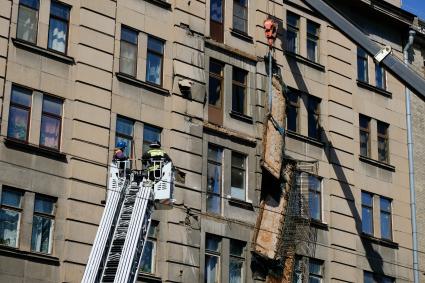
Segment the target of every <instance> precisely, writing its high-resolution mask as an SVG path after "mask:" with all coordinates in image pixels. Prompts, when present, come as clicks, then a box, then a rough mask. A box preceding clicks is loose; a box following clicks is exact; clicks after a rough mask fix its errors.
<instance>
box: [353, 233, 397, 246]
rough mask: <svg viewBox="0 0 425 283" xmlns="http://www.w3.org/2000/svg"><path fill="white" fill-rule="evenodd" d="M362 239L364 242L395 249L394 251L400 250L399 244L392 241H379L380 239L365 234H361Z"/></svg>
mask: <svg viewBox="0 0 425 283" xmlns="http://www.w3.org/2000/svg"><path fill="white" fill-rule="evenodd" d="M360 237H361V238H362V239H364V240H367V241H370V242H373V243H375V244H378V245H381V246H385V247H388V248H393V249H398V243H396V242H393V241H391V240H387V239H379V238H376V237H374V236H372V235H369V234H366V233H363V232H362V233H361V235H360Z"/></svg>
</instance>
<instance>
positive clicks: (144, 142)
mask: <svg viewBox="0 0 425 283" xmlns="http://www.w3.org/2000/svg"><path fill="white" fill-rule="evenodd" d="M146 128H150V129H154V130H158V137H159V142H161V140H162V138H161V135H162V128H160V127H157V126H153V125H151V124H143V133H142V134H143V135H142V137H143V141H142V151H143V152H145V151H146V150H149V146H150V144H151V143H152V142H154V141H149V143H148V142H147V139H146V138H145V130H146ZM145 149H146V150H145Z"/></svg>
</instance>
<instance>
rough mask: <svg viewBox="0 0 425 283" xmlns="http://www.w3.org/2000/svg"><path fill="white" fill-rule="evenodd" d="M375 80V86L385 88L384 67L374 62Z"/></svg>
mask: <svg viewBox="0 0 425 283" xmlns="http://www.w3.org/2000/svg"><path fill="white" fill-rule="evenodd" d="M375 81H376V87H379V88H382V89H386V88H387V79H386V73H385V69H384V67H382V66H381V65H379V64H375Z"/></svg>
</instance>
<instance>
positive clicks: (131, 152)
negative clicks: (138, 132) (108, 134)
mask: <svg viewBox="0 0 425 283" xmlns="http://www.w3.org/2000/svg"><path fill="white" fill-rule="evenodd" d="M119 119H122V120H126V121H128V122H131V123H132V124H133V126H132V127H133V130H132V133H133V136H129V135H127V134H125V133H120V132H118V127H117V125H118V120H119ZM134 124H135V122H134V120H132V119H129V118H127V117H124V116H120V115H117V118H116V121H115V144H116V143H117V138H119V137H120V138H123V139H125V140H127V141H128V140H130V141H131V145H129V144H128V143H127V148H128V147H129V148H130V149H129V150H130V151H129V155H128V156H127V157H128V158H130V157H132V156H133V153H134V152H133V146H134ZM114 147H115V145H114Z"/></svg>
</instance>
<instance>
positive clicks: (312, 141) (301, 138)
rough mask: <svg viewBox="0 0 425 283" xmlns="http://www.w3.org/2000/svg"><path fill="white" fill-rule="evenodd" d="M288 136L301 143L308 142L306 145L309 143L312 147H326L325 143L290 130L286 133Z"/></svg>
mask: <svg viewBox="0 0 425 283" xmlns="http://www.w3.org/2000/svg"><path fill="white" fill-rule="evenodd" d="M286 135H287V136H288V137H290V138H293V139H296V140H299V141H303V142H306V143H309V144H312V145H315V146H318V147H324V146H325V144H324V143H323V142H321V141H319V140H316V139H313V138H310V137H307V136H303V135H300V134H298V133H296V132H293V131H289V130H288V131H286Z"/></svg>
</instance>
